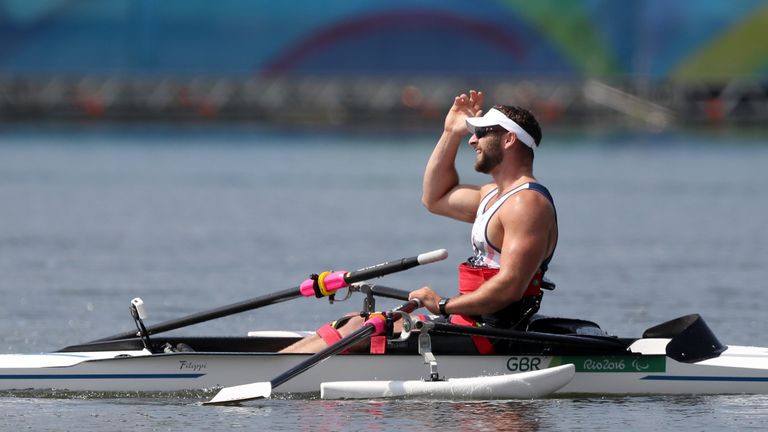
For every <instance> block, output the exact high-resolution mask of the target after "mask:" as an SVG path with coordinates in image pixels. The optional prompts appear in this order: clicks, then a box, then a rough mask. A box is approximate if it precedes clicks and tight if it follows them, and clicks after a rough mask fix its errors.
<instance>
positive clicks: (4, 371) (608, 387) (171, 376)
mask: <svg viewBox="0 0 768 432" xmlns="http://www.w3.org/2000/svg"><path fill="white" fill-rule="evenodd" d="M306 357H307V356H306V355H301V354H275V353H201V352H178V353H168V354H150V353H148V352H146V351H113V352H87V353H86V352H82V353H51V354H37V355H18V354H6V355H0V390H23V389H60V390H73V391H180V390H195V389H214V388H219V387H228V386H233V385H238V384H244V383H251V382H260V381H269V380H271V379H272V378H274V377H275V376H277V375H279V374H281V373H282V372H284V371H286V370H287V369H289V368H290V367H292V366H294V365H296V364H298V363H299V362H301V361H302V360H304V359H306ZM437 360H438V363H439V372H440V374H441V376H444V377H447V378H452V377H470V376H494V375H507V374H514V373H520V372H529V371H536V370H543V369H547V368H551V367H555V366H559V365H563V364H574V366H575V370H576V373H575V376H574V377H573V379H572V380H571V381H570V382H569V383H568V384H567V385H565V386H563V387H562V388H560V389H559V390H557V393H561V394H563V393H568V394H571V393H572V394H584V393H589V394H675V393H695V394H726V393H755V394H768V348H760V347H740V346H732V347H729V348H728V349H727V350H726V351H725V352H723V353H722V354H721V355H719V356H718V357H715V358H711V359H708V360H704V361H701V362H697V363H682V362H678V361H676V360H673V359H671V358H669V357H666V356H664V355H663V354H662V353H660V352H659V353H655V352H654V351H653V350H650V349H645V351H644V352H643V353H642V355H640V354H637V351H635V354H632V353H628V355H626V356H526V355H518V356H515V355H488V356H467V355H438V356H437ZM428 376H429V373H428V370H427V366H425V365H424V363H423V359H422V357H421V356H419V355H368V354H350V355H336V356H333V357H331V358H330V359H328V360H326V361H325V362H323V363H321V364H319V365H317V366H315V367H314V368H312V369H309V370H308V371H306V372H304V373H302V374H300V375H299V376H297V377H295V378H294V379H291V380H289V381H288V382H286V383H285V384H283V385H281V386H280V387H279V388H278V389H277V390H276V391H277V392H278V393H284V392H285V393H297V392H313V393H316V392H319V391H320V384H321V383H322V382H328V381H350V380H353V381H371V380H401V381H403V380H405V381H407V380H424V379H428Z"/></svg>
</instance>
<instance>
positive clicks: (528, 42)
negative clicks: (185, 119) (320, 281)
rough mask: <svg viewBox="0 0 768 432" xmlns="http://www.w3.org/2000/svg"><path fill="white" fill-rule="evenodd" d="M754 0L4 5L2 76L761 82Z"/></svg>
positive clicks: (0, 15) (767, 41) (138, 0)
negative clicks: (333, 77) (438, 77)
mask: <svg viewBox="0 0 768 432" xmlns="http://www.w3.org/2000/svg"><path fill="white" fill-rule="evenodd" d="M766 28H768V3H766V2H765V1H758V0H738V1H724V0H722V1H717V0H675V1H670V0H646V1H639V0H638V1H615V0H569V1H555V0H543V1H542V0H539V1H523V0H507V1H502V0H499V1H490V0H474V1H469V0H464V1H460V0H422V1H418V2H417V1H413V0H386V1H380V0H354V1H348V0H325V1H300V0H293V1H284V2H279V1H274V0H273V1H262V0H218V1H209V0H163V1H159V0H158V1H154V0H0V73H6V74H60V73H64V74H84V73H86V74H105V75H111V74H121V75H168V74H177V75H184V74H190V75H200V74H203V75H216V76H220V75H227V76H260V75H267V76H268V75H275V74H281V75H285V74H296V75H355V76H360V75H364V76H393V75H408V76H413V75H422V76H424V75H428V76H432V75H439V76H462V77H472V76H478V75H482V76H486V77H488V76H494V75H499V76H509V77H513V76H523V77H529V78H530V77H533V78H544V79H582V78H584V77H600V78H617V79H625V78H640V79H649V80H677V81H686V80H701V79H713V80H718V79H728V78H731V77H748V78H763V77H765V76H766V72H768V31H766V30H765V29H766Z"/></svg>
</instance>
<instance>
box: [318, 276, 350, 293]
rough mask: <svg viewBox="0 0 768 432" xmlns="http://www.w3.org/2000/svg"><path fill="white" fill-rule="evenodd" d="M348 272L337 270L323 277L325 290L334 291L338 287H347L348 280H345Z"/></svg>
mask: <svg viewBox="0 0 768 432" xmlns="http://www.w3.org/2000/svg"><path fill="white" fill-rule="evenodd" d="M346 274H347V272H345V271H336V272H333V273H331V274H329V275H328V276H326V277H325V279H323V282H324V283H325V290H326V291H328V292H329V293H332V292H334V291H336V290H338V289H341V288H345V287H346V286H347V282H346V281H345V280H344V276H346Z"/></svg>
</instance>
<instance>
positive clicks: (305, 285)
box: [299, 279, 315, 297]
mask: <svg viewBox="0 0 768 432" xmlns="http://www.w3.org/2000/svg"><path fill="white" fill-rule="evenodd" d="M314 286H315V281H314V280H312V279H307V280H305V281H304V282H302V283H301V285H299V292H301V295H303V296H305V297H312V296H314V295H315V288H314Z"/></svg>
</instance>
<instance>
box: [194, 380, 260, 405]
mask: <svg viewBox="0 0 768 432" xmlns="http://www.w3.org/2000/svg"><path fill="white" fill-rule="evenodd" d="M271 394H272V384H271V383H269V382H257V383H251V384H242V385H236V386H232V387H224V388H223V389H221V390H219V392H218V393H216V396H214V397H213V399H211V400H209V401H208V402H203V405H227V404H235V403H238V402H245V401H248V400H253V399H266V398H268V397H269V396H270V395H271Z"/></svg>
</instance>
